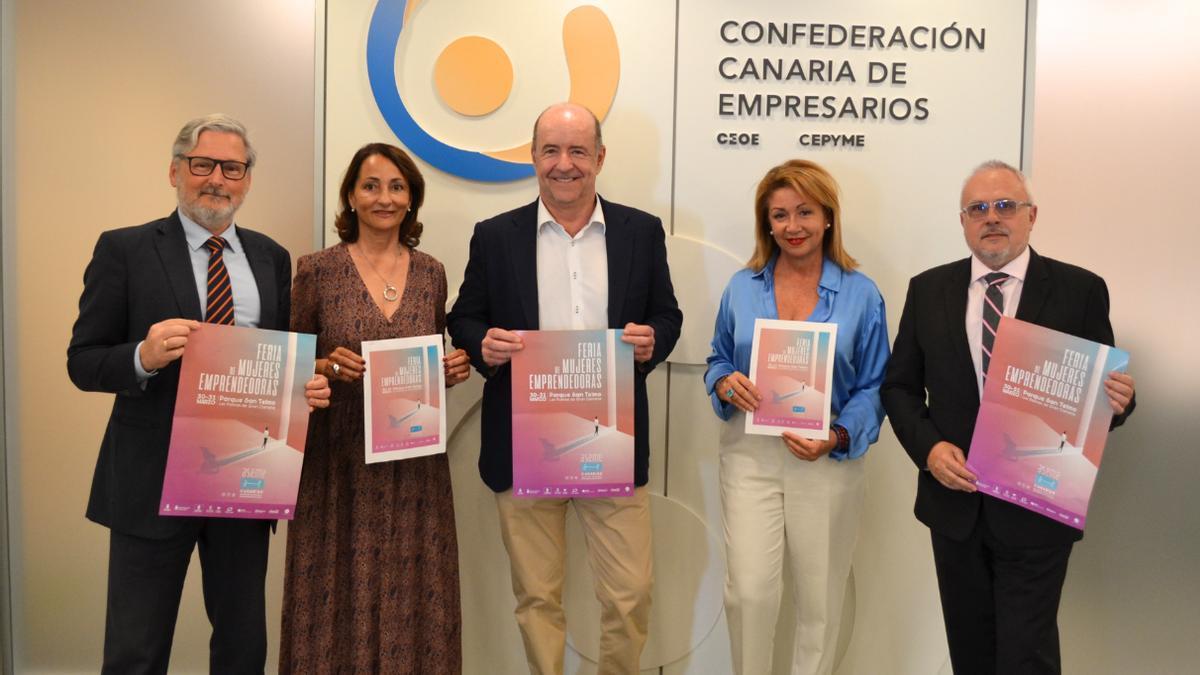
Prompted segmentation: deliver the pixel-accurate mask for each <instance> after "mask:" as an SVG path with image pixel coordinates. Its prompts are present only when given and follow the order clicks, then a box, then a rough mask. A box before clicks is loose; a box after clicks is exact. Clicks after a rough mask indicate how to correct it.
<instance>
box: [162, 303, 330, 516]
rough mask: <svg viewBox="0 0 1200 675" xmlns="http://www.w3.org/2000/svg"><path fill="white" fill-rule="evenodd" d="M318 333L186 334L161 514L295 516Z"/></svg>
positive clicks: (216, 330)
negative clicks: (308, 390)
mask: <svg viewBox="0 0 1200 675" xmlns="http://www.w3.org/2000/svg"><path fill="white" fill-rule="evenodd" d="M316 345H317V338H316V336H315V335H308V334H305V333H288V332H284V331H276V330H261V329H257V328H241V327H236V326H218V325H214V324H207V323H206V324H202V325H201V326H200V328H199V329H197V330H196V331H194V332H193V333H192V334H191V336H190V337H189V338H188V344H187V350H186V352H185V353H184V356H183V360H182V363H181V364H180V371H179V390H178V393H177V394H176V397H175V419H174V421H173V423H172V425H171V446H170V450H169V451H168V455H167V472H166V476H165V477H164V479H163V492H162V500H161V501H160V502H159V511H158V512H159V515H163V516H208V517H214V518H264V519H282V520H291V519H292V516H293V514H294V512H295V510H296V490H297V488H298V487H299V485H300V467H301V465H302V464H303V462H304V442H305V439H306V438H307V435H308V402H307V401H306V400H305V398H304V385H305V383H307V382H308V381H309V380H310V379H312V375H313V356H314V352H315V351H316Z"/></svg>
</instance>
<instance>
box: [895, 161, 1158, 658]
mask: <svg viewBox="0 0 1200 675" xmlns="http://www.w3.org/2000/svg"><path fill="white" fill-rule="evenodd" d="M961 206H962V210H961V213H960V221H961V223H962V227H963V234H964V236H965V237H966V240H967V246H968V248H970V249H971V253H972V256H971V257H970V258H967V259H965V260H959V261H957V262H952V263H949V264H946V265H942V266H940V267H935V268H933V269H931V270H927V271H925V272H923V273H921V274H919V275H917V276H916V277H913V279H912V281H911V282H910V284H909V287H908V297H907V299H906V300H905V303H904V311H903V314H902V315H901V317H900V326H899V328H898V330H897V332H896V342H895V345H894V346H893V347H892V358H891V360H890V361H889V363H888V371H887V376H886V377H885V379H884V383H883V387H882V389H881V397H882V399H883V405H884V408H885V409H886V410H887V414H888V419H890V420H891V423H892V428H893V429H894V430H895V432H896V437H897V438H898V439H899V440H900V443H901V445H903V446H904V449H905V450H906V451H907V452H908V454H909V456H910V457H911V458H912V460H913V462H914V463H915V464H916V465H917V468H918V469H920V472H919V474H918V479H917V500H916V508H915V513H916V516H917V519H918V520H920V521H921V522H922V523H925V524H926V525H927V526H929V529H930V531H931V537H932V541H933V557H934V566H935V569H936V570H937V577H938V589H939V592H940V595H941V603H942V614H943V617H944V619H945V625H946V637H947V641H948V643H949V647H950V661H951V664H952V666H953V668H954V672H956V673H972V674H976V673H979V674H986V673H1004V674H1007V673H1058V672H1061V669H1062V666H1061V662H1060V657H1059V642H1058V623H1057V617H1058V604H1059V599H1060V597H1061V595H1062V586H1063V581H1064V580H1065V578H1066V572H1067V558H1068V557H1069V556H1070V553H1071V547H1072V545H1073V544H1074V542H1076V541H1078V540H1079V539H1080V538H1081V537H1082V533H1081V532H1080V531H1079V530H1076V529H1074V528H1072V527H1069V526H1067V525H1064V524H1062V523H1059V522H1056V521H1053V520H1051V519H1049V518H1046V517H1045V516H1041V515H1038V514H1035V513H1033V512H1031V511H1028V510H1026V509H1023V508H1020V507H1018V506H1014V505H1013V504H1010V503H1008V502H1006V501H1002V500H999V499H994V498H991V497H987V496H982V495H980V494H979V493H978V492H976V490H975V476H974V475H973V474H972V473H971V472H970V471H969V470H968V469H967V467H966V464H965V462H966V455H967V452H968V450H969V448H970V444H971V436H972V434H973V432H974V429H975V417H976V415H977V413H978V412H979V400H980V396H981V392H982V388H983V378H984V375H983V368H982V364H983V359H984V350H985V349H987V345H989V344H990V340H986V339H985V337H984V331H988V330H989V328H988V326H986V325H984V324H985V321H984V318H983V311H984V310H983V305H984V303H986V302H989V299H988V297H989V296H986V293H987V291H986V288H987V286H988V284H989V282H990V283H993V284H997V288H998V289H999V290H1000V293H1001V296H1002V298H1003V302H1002V304H1003V307H1001V308H1000V310H1001V311H1000V312H999V314H1002V315H1004V316H1015V317H1016V318H1018V319H1021V320H1023V321H1028V322H1031V323H1035V324H1038V325H1041V326H1045V327H1047V328H1052V329H1054V330H1057V331H1061V332H1064V333H1069V334H1071V335H1076V336H1078V337H1082V338H1086V339H1088V340H1093V341H1096V342H1102V343H1104V344H1108V345H1111V344H1113V331H1112V326H1111V324H1110V323H1109V319H1108V288H1107V286H1106V285H1105V283H1104V280H1103V279H1101V278H1100V277H1098V276H1096V275H1095V274H1093V273H1091V272H1089V271H1087V270H1085V269H1083V268H1080V267H1075V266H1073V265H1068V264H1066V263H1062V262H1059V261H1057V260H1052V259H1050V258H1044V257H1042V256H1040V255H1038V254H1037V253H1036V252H1035V251H1034V250H1033V249H1032V248H1030V247H1029V245H1028V244H1029V234H1030V232H1031V231H1032V229H1033V224H1034V222H1035V221H1036V220H1037V206H1035V205H1034V204H1033V198H1032V196H1031V194H1030V192H1029V187H1028V184H1027V181H1026V180H1025V177H1024V176H1023V175H1022V174H1021V172H1020V171H1018V170H1017V169H1016V168H1014V167H1012V166H1009V165H1008V164H1005V163H1003V162H999V161H990V162H985V163H984V164H982V165H981V166H980V167H979V168H977V169H976V170H975V171H974V172H973V173H972V174H971V176H970V177H969V178H968V179H967V181H966V183H965V184H964V185H963V191H962V203H961ZM997 272H999V273H1003V275H1006V276H993V273H997ZM985 277H989V279H985ZM1104 386H1105V391H1106V393H1107V395H1108V400H1109V404H1110V405H1111V407H1112V410H1113V413H1114V416H1113V421H1112V426H1113V427H1116V426H1118V425H1120V424H1121V423H1123V422H1124V421H1125V418H1126V417H1128V416H1129V414H1130V413H1131V412H1133V408H1134V406H1135V405H1136V403H1135V400H1134V382H1133V378H1132V377H1131V376H1129V375H1126V374H1123V373H1110V374H1109V376H1108V378H1107V380H1106V381H1105V383H1104Z"/></svg>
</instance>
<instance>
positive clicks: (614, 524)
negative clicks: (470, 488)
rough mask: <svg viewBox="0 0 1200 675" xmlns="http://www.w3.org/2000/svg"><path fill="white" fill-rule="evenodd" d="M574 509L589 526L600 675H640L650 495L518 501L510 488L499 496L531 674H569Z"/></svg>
mask: <svg viewBox="0 0 1200 675" xmlns="http://www.w3.org/2000/svg"><path fill="white" fill-rule="evenodd" d="M568 504H574V506H575V515H576V516H577V517H578V518H579V524H580V525H581V526H582V528H583V534H584V538H585V541H586V542H587V551H588V562H589V564H590V565H591V568H592V575H593V576H594V577H595V591H596V599H597V600H599V601H600V608H601V612H600V664H599V673H600V675H618V674H619V675H636V674H637V672H638V670H639V668H638V660H639V658H640V657H641V654H642V648H643V647H644V646H645V645H646V635H647V628H648V625H649V621H650V589H651V587H652V585H653V580H654V573H653V549H652V547H651V544H650V493H649V492H648V491H647V490H646V488H644V487H640V488H637V489H636V490H634V495H633V496H632V497H621V498H614V499H518V498H516V497H513V494H512V490H508V491H505V492H501V493H498V494H497V495H496V506H497V508H498V510H499V512H500V534H501V536H502V537H503V539H504V547H505V548H506V549H507V550H508V559H509V562H510V563H511V565H512V583H513V594H514V595H516V598H517V609H516V612H515V613H516V616H517V625H518V626H520V628H521V637H522V639H523V640H524V641H525V658H526V659H527V660H528V661H529V672H530V673H533V674H534V675H560V674H561V673H562V672H563V649H564V647H565V646H566V639H567V635H566V625H567V622H566V615H565V614H564V613H563V607H562V591H563V579H564V577H565V576H566V558H567V542H566V523H567V521H566V517H567V505H568Z"/></svg>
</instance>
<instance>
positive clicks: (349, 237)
mask: <svg viewBox="0 0 1200 675" xmlns="http://www.w3.org/2000/svg"><path fill="white" fill-rule="evenodd" d="M372 155H380V156H381V157H386V158H387V159H388V160H389V161H390V162H391V163H392V164H395V165H396V168H397V169H399V170H400V175H401V176H403V177H404V182H405V184H406V185H408V194H409V196H410V200H409V205H408V208H409V211H408V213H406V214H405V215H404V220H403V221H401V222H400V243H401V244H404V245H405V246H408V247H409V248H416V247H417V245H418V244H420V243H421V232H422V231H424V229H425V227H424V226H423V225H421V221H419V220H417V212H418V211H420V210H421V204H422V203H424V201H425V179H424V178H423V177H422V176H421V170H420V169H418V168H417V164H416V162H414V161H413V160H412V158H411V157H409V156H408V153H407V152H404V151H403V150H401V149H400V148H397V147H396V146H394V145H388V144H387V143H368V144H366V145H364V146H362V147H361V148H359V149H358V152H356V153H354V157H352V158H351V159H350V166H348V167H346V174H345V175H344V176H342V186H341V187H340V188H338V213H337V217H336V218H335V219H334V221H333V226H334V227H335V228H337V233H338V238H339V239H341V240H342V241H344V242H346V243H348V244H349V243H353V242H356V241H358V214H357V213H355V212H354V211H351V210H350V194H351V193H352V192H354V186H355V185H356V184H357V183H358V174H359V172H360V171H362V165H363V162H365V161H367V158H368V157H370V156H372Z"/></svg>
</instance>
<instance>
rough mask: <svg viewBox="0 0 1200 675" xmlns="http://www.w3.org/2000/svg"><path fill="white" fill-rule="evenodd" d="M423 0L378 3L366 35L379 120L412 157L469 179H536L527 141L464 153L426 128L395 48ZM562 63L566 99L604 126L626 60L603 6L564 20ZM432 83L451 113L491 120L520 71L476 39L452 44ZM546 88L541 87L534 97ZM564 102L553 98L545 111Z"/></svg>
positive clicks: (482, 39) (441, 58)
mask: <svg viewBox="0 0 1200 675" xmlns="http://www.w3.org/2000/svg"><path fill="white" fill-rule="evenodd" d="M420 3H421V0H379V1H378V2H377V3H376V5H375V12H374V14H372V16H371V26H370V28H369V29H368V31H367V50H366V51H367V53H366V57H367V78H368V80H369V81H370V83H371V93H372V94H374V96H375V103H376V105H377V106H378V107H379V112H380V114H382V115H383V118H384V120H386V121H387V123H388V126H389V127H391V129H392V132H393V133H395V134H396V137H397V138H398V139H399V140H400V142H402V143H404V145H405V146H407V147H408V149H409V150H410V151H412V152H413V153H414V154H416V155H417V156H418V157H420V158H421V159H423V160H425V161H426V162H429V163H430V164H432V165H433V166H435V167H437V168H438V169H441V170H442V171H445V172H446V173H450V174H454V175H456V176H460V177H462V178H466V179H469V180H478V181H485V182H504V181H512V180H519V179H521V178H528V177H530V176H532V175H533V165H532V158H531V156H530V150H531V148H530V147H529V144H528V143H524V144H522V145H518V146H516V147H512V148H505V149H502V150H494V151H487V152H480V151H475V150H467V149H464V148H458V147H455V146H453V145H450V144H449V143H446V142H445V141H443V140H441V139H438V138H435V137H434V136H432V135H431V134H429V133H428V132H427V131H425V129H423V128H421V126H420V125H419V124H417V121H416V120H415V119H414V118H413V116H412V114H411V113H410V112H409V110H408V106H406V105H405V104H404V100H403V99H402V98H401V96H400V92H399V89H398V87H397V86H396V63H397V58H396V46H397V44H398V43H399V40H400V35H401V32H402V31H403V30H404V28H405V27H407V25H408V24H410V23H411V20H412V14H413V12H414V11H415V9H416V8H417V6H418V5H419V4H420ZM562 41H563V57H564V58H565V60H566V63H567V72H568V74H569V76H570V83H571V89H570V92H569V94H568V95H567V97H566V100H568V101H570V102H572V103H577V104H579V105H582V106H584V107H586V108H587V109H589V110H591V111H592V112H593V113H594V114H595V115H596V117H597V118H598V119H600V120H601V121H603V120H604V118H605V117H606V116H607V115H608V111H609V109H610V108H611V107H612V102H613V98H614V97H615V96H616V94H617V80H618V79H619V77H620V72H621V60H620V54H619V50H618V49H617V36H616V33H615V32H614V31H613V27H612V23H611V22H610V21H609V20H608V16H607V15H606V14H605V13H604V12H603V11H602V10H600V8H598V7H594V6H592V5H581V6H579V7H576V8H575V9H572V10H571V11H570V12H568V13H567V15H566V16H565V17H564V18H563V27H562ZM433 84H434V87H435V90H436V91H437V94H438V96H439V97H440V98H441V100H442V102H443V103H445V104H446V105H447V106H448V107H449V108H450V109H451V110H453V111H455V112H457V113H459V114H461V115H465V116H468V117H484V116H486V115H489V114H491V113H493V112H495V111H496V110H498V109H500V108H501V107H502V106H503V105H504V104H505V102H507V101H508V97H509V94H510V93H511V91H512V84H513V66H512V62H511V60H510V59H509V57H508V54H507V53H506V52H505V51H504V49H503V48H502V47H501V46H500V45H499V44H497V43H495V42H493V41H492V40H489V39H487V38H485V37H481V36H477V35H472V36H465V37H461V38H459V39H457V40H455V41H453V42H451V43H450V44H449V45H448V46H447V47H446V48H445V49H444V50H443V51H442V53H441V54H440V55H439V56H438V59H437V62H436V64H435V66H434V73H433ZM547 89H548V88H547V87H541V86H535V87H533V88H531V90H534V91H545V90H547ZM561 100H563V97H562V96H561V95H554V94H550V95H548V96H547V100H546V101H545V105H550V104H551V103H554V102H556V101H561Z"/></svg>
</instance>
